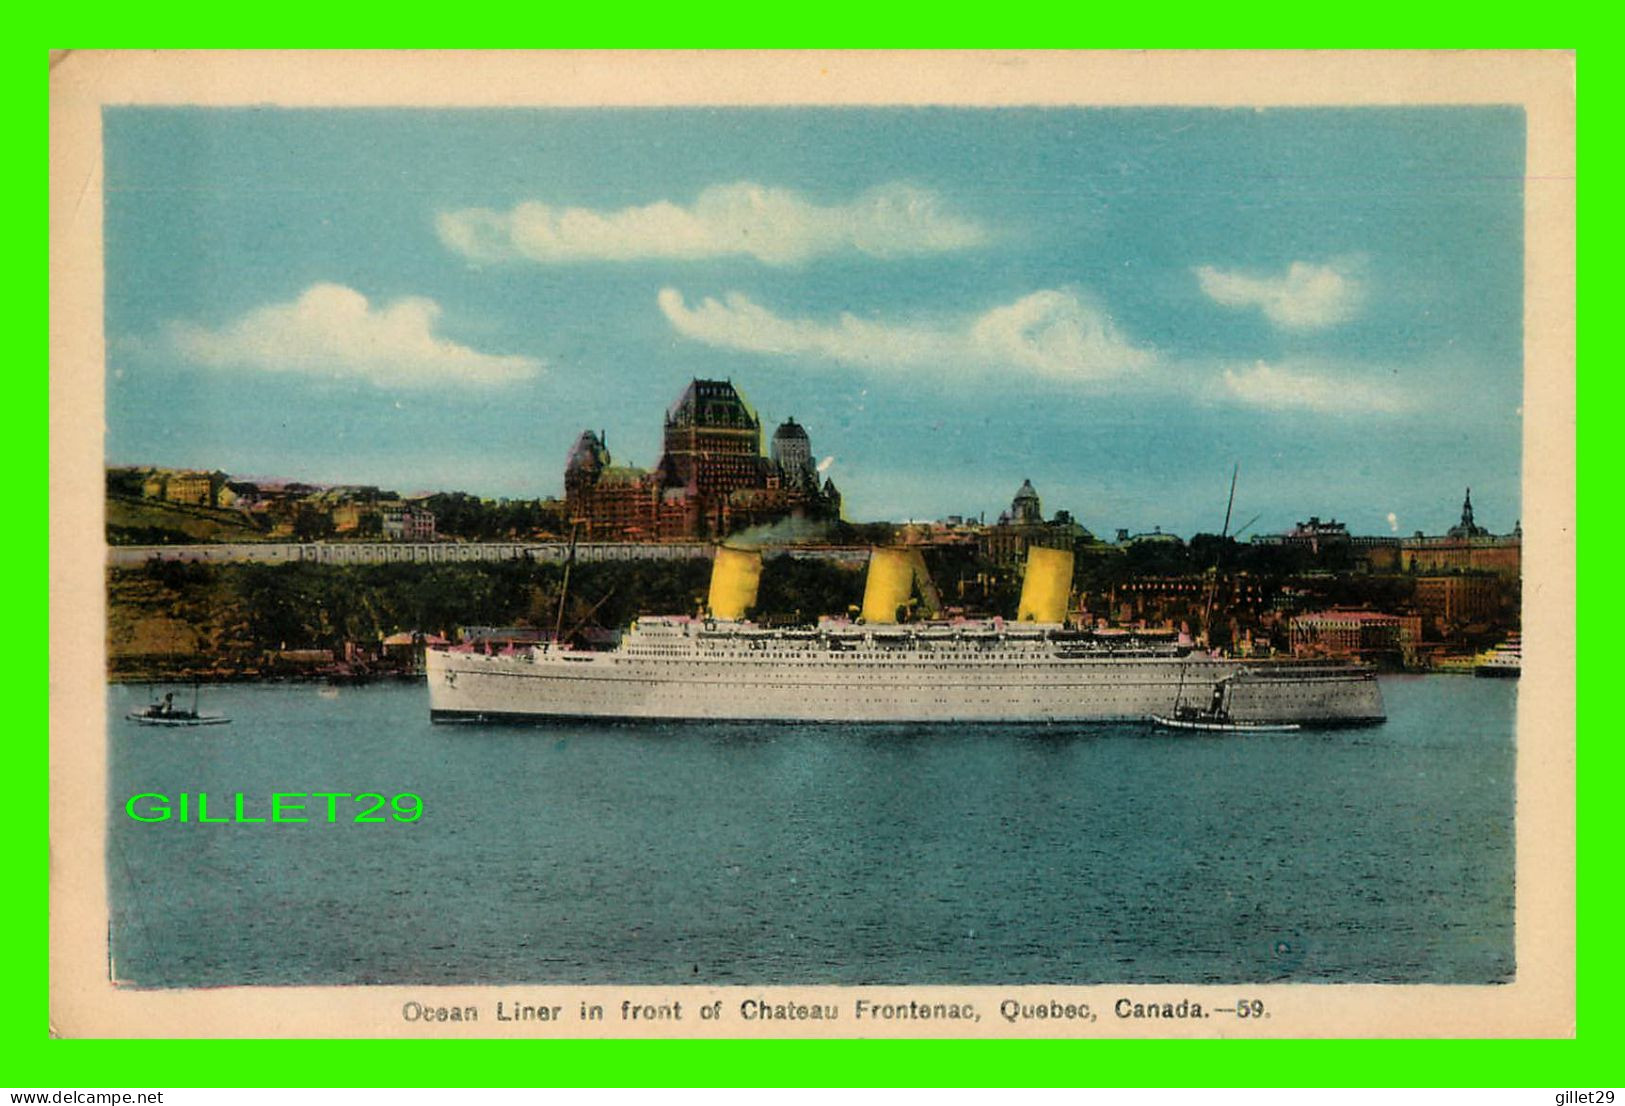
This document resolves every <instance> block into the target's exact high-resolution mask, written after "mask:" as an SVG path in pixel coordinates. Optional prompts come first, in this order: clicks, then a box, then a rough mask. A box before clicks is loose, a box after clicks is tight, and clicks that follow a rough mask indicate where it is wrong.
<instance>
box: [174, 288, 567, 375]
mask: <svg viewBox="0 0 1625 1106" xmlns="http://www.w3.org/2000/svg"><path fill="white" fill-rule="evenodd" d="M440 315H441V309H440V305H439V304H437V303H435V302H434V301H433V300H430V299H425V298H423V297H421V296H405V297H403V298H401V299H398V300H395V301H394V302H392V303H388V304H385V305H383V306H380V307H374V306H373V305H372V304H370V303H369V302H368V301H367V297H366V296H364V295H362V294H361V293H360V292H357V291H355V290H354V289H352V288H346V287H344V286H343V285H340V284H313V285H311V286H310V287H309V288H307V289H305V291H304V292H303V293H302V294H301V295H300V296H299V298H298V299H296V300H293V301H292V302H290V303H275V304H271V305H269V306H267V307H261V308H257V309H255V310H253V311H250V312H249V313H248V314H246V315H244V316H242V317H241V318H239V319H237V320H236V321H234V322H232V323H229V324H227V325H226V326H224V327H222V328H221V329H219V330H210V329H208V328H206V327H201V326H197V325H195V324H192V323H184V322H183V323H174V324H172V325H171V326H170V328H169V338H170V341H171V343H172V344H173V345H174V347H175V349H176V350H177V351H178V352H179V353H180V354H181V355H182V356H184V357H186V358H187V359H188V360H191V361H193V362H195V363H196V364H200V365H206V366H209V367H211V368H223V369H233V368H237V369H241V368H247V369H262V370H265V371H268V372H288V373H303V374H306V375H310V376H326V377H360V378H362V379H365V380H369V381H371V382H372V383H374V384H379V385H390V384H395V385H405V386H409V387H430V386H434V385H439V384H505V383H508V382H510V381H514V380H521V379H524V378H526V377H531V376H534V375H536V373H537V372H539V371H540V370H541V367H542V365H541V362H540V361H537V360H536V359H534V358H531V357H520V356H514V355H502V354H490V353H481V352H479V351H478V350H474V349H470V348H469V347H467V346H463V345H459V344H457V343H456V342H453V341H450V340H449V339H446V338H442V337H440V336H439V335H437V334H435V332H434V330H435V324H436V323H437V322H438V321H439V319H440Z"/></svg>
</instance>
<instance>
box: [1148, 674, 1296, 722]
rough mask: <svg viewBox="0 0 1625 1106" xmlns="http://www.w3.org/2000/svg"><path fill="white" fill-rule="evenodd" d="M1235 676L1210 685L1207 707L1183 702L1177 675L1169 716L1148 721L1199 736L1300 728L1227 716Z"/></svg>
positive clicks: (1164, 715) (1183, 691)
mask: <svg viewBox="0 0 1625 1106" xmlns="http://www.w3.org/2000/svg"><path fill="white" fill-rule="evenodd" d="M1235 680H1236V677H1235V676H1226V677H1224V678H1223V679H1221V680H1219V681H1218V682H1217V683H1215V684H1214V685H1213V693H1212V698H1211V699H1210V700H1209V702H1208V705H1207V707H1206V708H1205V709H1204V708H1201V707H1194V706H1191V705H1190V704H1188V703H1183V702H1181V701H1180V700H1181V699H1183V697H1184V694H1185V677H1184V673H1183V672H1182V673H1180V680H1179V694H1178V696H1177V697H1176V698H1175V700H1174V709H1173V712H1172V713H1171V714H1153V715H1152V716H1151V721H1153V722H1155V723H1156V724H1157V725H1159V726H1164V727H1166V728H1167V729H1170V730H1200V731H1201V732H1202V733H1287V732H1290V731H1292V730H1301V729H1302V728H1303V726H1302V725H1300V724H1299V723H1297V722H1263V721H1259V722H1238V721H1237V720H1236V719H1234V718H1232V717H1230V692H1231V690H1232V688H1233V685H1234V683H1235Z"/></svg>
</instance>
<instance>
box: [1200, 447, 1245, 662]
mask: <svg viewBox="0 0 1625 1106" xmlns="http://www.w3.org/2000/svg"><path fill="white" fill-rule="evenodd" d="M1240 475H1241V462H1239V461H1237V462H1236V465H1235V467H1234V468H1232V469H1231V470H1230V500H1229V502H1227V503H1226V504H1225V505H1224V529H1223V530H1221V531H1220V532H1219V548H1218V550H1217V551H1215V552H1214V554H1213V576H1212V578H1211V579H1210V580H1209V581H1208V586H1207V609H1206V610H1204V611H1203V612H1202V639H1203V640H1202V644H1203V645H1204V646H1207V647H1210V648H1211V647H1212V645H1213V627H1212V625H1211V622H1212V619H1213V597H1214V594H1215V593H1216V592H1217V591H1218V590H1219V560H1220V558H1222V557H1223V556H1224V543H1225V539H1227V538H1228V537H1229V536H1230V512H1231V510H1232V509H1233V508H1234V507H1235V505H1236V477H1237V476H1240Z"/></svg>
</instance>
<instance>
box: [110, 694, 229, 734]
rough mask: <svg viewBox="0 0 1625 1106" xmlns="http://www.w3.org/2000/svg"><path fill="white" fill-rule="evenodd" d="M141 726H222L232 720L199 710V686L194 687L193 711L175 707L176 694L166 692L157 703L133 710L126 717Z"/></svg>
mask: <svg viewBox="0 0 1625 1106" xmlns="http://www.w3.org/2000/svg"><path fill="white" fill-rule="evenodd" d="M124 717H125V718H128V719H129V720H130V721H131V722H134V723H136V724H137V725H139V726H220V725H224V724H225V723H227V722H230V721H231V719H229V718H227V717H226V716H225V715H223V714H219V713H214V712H210V711H200V710H198V709H197V686H196V685H193V687H192V709H191V710H187V709H186V708H185V707H177V706H176V705H175V693H174V692H173V691H169V692H165V693H164V697H163V698H162V699H161V700H159V701H158V702H156V703H149V704H148V705H147V706H146V707H144V708H142V709H141V710H132V711H131V712H130V713H128V714H126V715H125V716H124Z"/></svg>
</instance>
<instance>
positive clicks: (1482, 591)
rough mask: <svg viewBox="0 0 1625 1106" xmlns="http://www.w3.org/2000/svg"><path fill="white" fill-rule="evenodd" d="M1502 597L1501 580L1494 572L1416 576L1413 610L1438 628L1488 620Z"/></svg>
mask: <svg viewBox="0 0 1625 1106" xmlns="http://www.w3.org/2000/svg"><path fill="white" fill-rule="evenodd" d="M1502 600H1503V594H1502V580H1501V578H1500V577H1497V576H1494V575H1489V574H1480V575H1466V574H1462V573H1451V574H1449V575H1442V576H1418V577H1417V578H1416V599H1415V602H1416V610H1417V613H1418V614H1420V615H1421V616H1422V618H1423V620H1424V621H1426V622H1427V624H1428V625H1429V626H1430V627H1435V628H1437V629H1439V630H1441V631H1443V630H1446V629H1448V628H1449V627H1451V626H1466V625H1471V624H1473V623H1475V622H1477V623H1482V622H1488V621H1490V620H1491V619H1492V618H1494V617H1495V616H1496V615H1497V614H1498V613H1499V611H1500V609H1501V605H1502Z"/></svg>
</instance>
